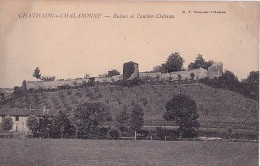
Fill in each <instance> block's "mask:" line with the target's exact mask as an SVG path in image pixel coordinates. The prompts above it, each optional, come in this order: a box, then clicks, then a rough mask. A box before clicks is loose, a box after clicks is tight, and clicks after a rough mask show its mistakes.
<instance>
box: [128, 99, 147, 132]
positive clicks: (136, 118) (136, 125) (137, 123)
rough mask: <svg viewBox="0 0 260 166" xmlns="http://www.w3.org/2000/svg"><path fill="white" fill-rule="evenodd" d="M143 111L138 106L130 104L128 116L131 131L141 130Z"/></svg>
mask: <svg viewBox="0 0 260 166" xmlns="http://www.w3.org/2000/svg"><path fill="white" fill-rule="evenodd" d="M143 116H144V111H143V109H142V107H141V106H140V105H139V104H136V103H132V113H131V116H130V127H131V129H132V130H133V131H135V132H136V131H139V130H141V128H142V126H143V124H144V117H143Z"/></svg>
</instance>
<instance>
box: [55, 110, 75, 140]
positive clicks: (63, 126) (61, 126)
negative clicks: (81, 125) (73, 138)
mask: <svg viewBox="0 0 260 166" xmlns="http://www.w3.org/2000/svg"><path fill="white" fill-rule="evenodd" d="M53 129H54V133H55V136H56V137H60V136H61V137H62V138H63V137H64V134H68V135H69V134H72V132H73V126H72V125H71V122H70V120H69V117H68V115H67V114H66V113H64V112H59V113H58V114H57V115H56V116H55V117H54V123H53Z"/></svg>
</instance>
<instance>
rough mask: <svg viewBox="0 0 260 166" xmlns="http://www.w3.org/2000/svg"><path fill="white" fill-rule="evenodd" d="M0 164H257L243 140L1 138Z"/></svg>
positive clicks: (253, 152)
mask: <svg viewBox="0 0 260 166" xmlns="http://www.w3.org/2000/svg"><path fill="white" fill-rule="evenodd" d="M0 147H1V148H0V164H1V165H8V166H9V165H10V166H14V165H26V166H30V165H55V166H56V165H57V166H63V165H75V166H76V165H90V166H97V165H98V166H103V165H104V166H112V165H113V166H114V165H117V166H118V165H127V166H129V165H134V166H138V165H140V166H144V165H149V166H150V165H158V166H167V165H174V166H191V165H192V166H195V165H197V166H208V165H211V166H214V165H218V166H222V165H223V166H227V165H229V166H244V165H248V166H251V165H252V166H253V165H258V144H257V143H246V142H192V141H190V142H189V141H187V142H186V141H133V140H129V141H123V140H120V141H116V140H72V139H70V140H62V139H59V140H53V139H0Z"/></svg>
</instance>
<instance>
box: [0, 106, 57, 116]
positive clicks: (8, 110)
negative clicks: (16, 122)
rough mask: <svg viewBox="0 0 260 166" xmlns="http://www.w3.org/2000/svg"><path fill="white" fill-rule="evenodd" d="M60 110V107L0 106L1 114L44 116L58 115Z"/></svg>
mask: <svg viewBox="0 0 260 166" xmlns="http://www.w3.org/2000/svg"><path fill="white" fill-rule="evenodd" d="M59 112H60V110H59V109H46V110H44V109H24V108H0V116H6V115H10V116H30V115H35V116H43V115H46V114H48V115H51V116H54V115H57V114H58V113H59Z"/></svg>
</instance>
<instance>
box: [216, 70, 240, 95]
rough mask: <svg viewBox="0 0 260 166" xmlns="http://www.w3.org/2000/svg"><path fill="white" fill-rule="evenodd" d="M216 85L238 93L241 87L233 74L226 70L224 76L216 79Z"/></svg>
mask: <svg viewBox="0 0 260 166" xmlns="http://www.w3.org/2000/svg"><path fill="white" fill-rule="evenodd" d="M218 84H219V85H218V86H219V87H220V88H227V89H229V90H231V91H237V92H239V91H240V89H241V87H240V86H241V85H240V82H239V80H238V78H237V76H235V74H234V73H233V72H231V71H228V70H227V71H225V72H224V74H223V75H222V76H220V77H219V78H218Z"/></svg>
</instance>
